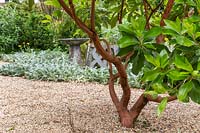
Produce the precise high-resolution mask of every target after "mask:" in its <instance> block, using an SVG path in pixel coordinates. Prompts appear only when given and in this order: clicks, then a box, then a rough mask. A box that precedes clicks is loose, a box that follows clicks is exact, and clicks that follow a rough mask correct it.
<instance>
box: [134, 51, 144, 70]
mask: <svg viewBox="0 0 200 133" xmlns="http://www.w3.org/2000/svg"><path fill="white" fill-rule="evenodd" d="M144 61H145V58H144V54H143V53H137V55H136V56H135V57H133V59H132V60H131V62H132V63H133V68H132V72H133V73H134V74H138V73H139V72H140V71H141V70H142V67H143V66H144Z"/></svg>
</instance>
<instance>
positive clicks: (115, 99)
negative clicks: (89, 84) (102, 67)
mask: <svg viewBox="0 0 200 133" xmlns="http://www.w3.org/2000/svg"><path fill="white" fill-rule="evenodd" d="M104 41H106V40H104ZM106 45H107V49H108V52H109V53H110V54H112V51H111V48H110V45H109V43H108V42H107V41H106ZM108 64H109V73H110V79H109V92H110V96H111V99H112V101H113V103H114V105H115V106H116V108H117V111H118V112H120V111H121V106H122V105H121V104H120V102H119V99H118V97H117V94H116V92H115V87H114V82H115V78H116V77H115V76H114V75H113V69H112V63H110V62H108Z"/></svg>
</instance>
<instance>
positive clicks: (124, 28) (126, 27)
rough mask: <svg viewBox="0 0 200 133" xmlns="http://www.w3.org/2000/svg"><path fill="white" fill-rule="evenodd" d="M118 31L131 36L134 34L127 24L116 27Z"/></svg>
mask: <svg viewBox="0 0 200 133" xmlns="http://www.w3.org/2000/svg"><path fill="white" fill-rule="evenodd" d="M118 29H119V31H120V32H125V33H128V34H131V35H133V34H134V32H133V29H132V27H131V26H130V25H129V24H121V25H119V26H118Z"/></svg>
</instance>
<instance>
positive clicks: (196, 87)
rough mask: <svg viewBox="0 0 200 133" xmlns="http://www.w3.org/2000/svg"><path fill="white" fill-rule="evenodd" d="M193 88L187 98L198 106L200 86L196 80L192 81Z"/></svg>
mask: <svg viewBox="0 0 200 133" xmlns="http://www.w3.org/2000/svg"><path fill="white" fill-rule="evenodd" d="M192 82H193V88H192V90H191V91H190V92H189V97H190V98H191V99H192V101H194V102H196V103H198V104H200V84H199V82H198V81H197V80H193V81H192Z"/></svg>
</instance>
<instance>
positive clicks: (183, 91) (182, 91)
mask: <svg viewBox="0 0 200 133" xmlns="http://www.w3.org/2000/svg"><path fill="white" fill-rule="evenodd" d="M192 88H193V83H192V81H188V82H186V83H185V84H183V85H181V87H180V88H179V90H178V96H177V97H178V99H179V100H180V101H183V102H184V100H185V99H186V98H187V96H188V93H189V92H190V91H191V90H192Z"/></svg>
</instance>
